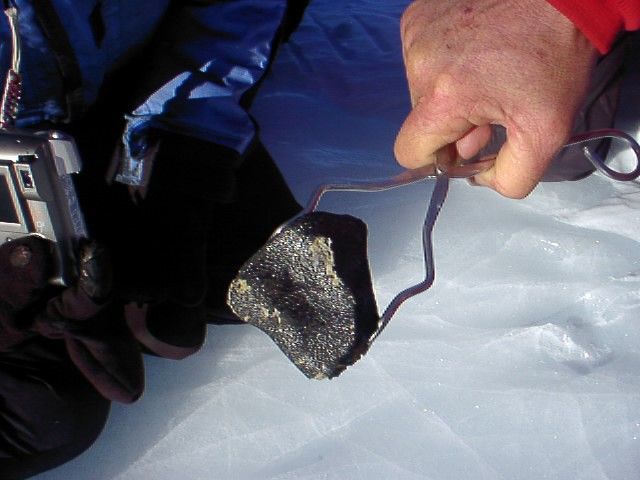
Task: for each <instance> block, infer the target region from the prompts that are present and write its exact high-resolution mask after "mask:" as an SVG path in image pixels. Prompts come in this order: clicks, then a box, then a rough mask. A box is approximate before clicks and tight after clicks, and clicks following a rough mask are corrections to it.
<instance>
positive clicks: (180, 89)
mask: <svg viewBox="0 0 640 480" xmlns="http://www.w3.org/2000/svg"><path fill="white" fill-rule="evenodd" d="M175 4H176V5H174V6H173V10H170V11H169V14H168V15H167V19H166V21H165V22H164V23H163V24H162V25H161V27H160V29H159V32H158V36H157V37H156V38H157V39H156V42H155V45H154V51H153V52H152V53H151V55H152V61H151V62H150V64H151V65H152V67H151V68H150V69H149V71H148V72H146V73H145V77H146V78H145V79H143V80H142V81H143V88H142V91H143V92H144V95H143V97H142V100H141V101H140V102H139V105H138V106H137V108H135V109H134V110H133V112H131V114H130V115H128V116H127V126H126V129H125V132H124V134H123V148H122V151H121V155H120V159H119V163H120V166H119V170H118V174H117V176H116V179H117V180H118V181H120V182H122V183H127V184H131V185H142V184H144V179H145V176H146V174H147V173H145V172H146V170H148V165H146V164H148V163H149V156H150V155H152V145H151V143H152V141H151V136H150V132H152V131H158V130H160V131H161V130H168V131H171V132H174V133H179V134H184V135H188V136H193V137H197V138H200V139H203V140H207V141H210V142H214V143H218V144H221V145H224V146H226V147H230V148H232V149H234V150H236V151H238V152H239V153H242V152H243V151H244V149H245V148H246V147H247V146H248V145H249V143H250V142H251V140H252V138H253V136H254V133H255V132H254V124H253V121H252V119H251V117H250V116H249V114H248V113H247V111H246V110H245V109H244V108H243V106H242V102H241V99H242V97H243V95H244V94H245V93H246V92H247V91H248V90H249V89H250V88H251V87H253V86H254V85H255V84H256V83H257V82H258V81H259V80H260V78H261V77H262V76H263V75H264V73H265V71H266V69H267V67H268V64H269V61H270V58H271V55H272V49H273V48H274V40H275V38H276V36H277V34H278V30H279V28H280V25H281V23H282V22H283V19H284V16H285V12H286V7H287V0H215V1H199V2H196V1H191V2H188V1H183V2H175Z"/></svg>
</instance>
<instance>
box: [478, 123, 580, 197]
mask: <svg viewBox="0 0 640 480" xmlns="http://www.w3.org/2000/svg"><path fill="white" fill-rule="evenodd" d="M545 133H546V134H548V135H546V136H545V135H541V136H540V137H539V138H540V140H536V139H534V138H532V137H531V136H519V135H514V134H509V133H507V141H506V143H505V144H504V145H502V148H500V151H499V152H498V156H497V158H496V161H495V164H494V165H493V166H492V167H491V168H490V169H489V170H486V171H484V172H482V173H479V174H477V175H475V176H474V177H473V180H472V182H473V183H475V184H477V185H483V186H486V187H489V188H492V189H493V190H495V191H496V192H498V193H500V194H501V195H504V196H505V197H508V198H516V199H521V198H524V197H526V196H527V195H529V193H531V191H532V190H533V189H534V188H535V186H536V185H537V184H538V182H540V179H541V178H542V176H543V175H544V172H545V171H546V169H547V167H548V166H549V164H550V163H551V161H552V160H553V157H554V156H555V154H556V153H557V152H558V150H560V148H562V146H563V144H564V143H565V141H566V136H564V135H562V134H559V132H557V131H556V132H552V133H549V132H545ZM567 136H568V134H567Z"/></svg>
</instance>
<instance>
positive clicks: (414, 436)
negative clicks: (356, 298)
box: [38, 0, 640, 480]
mask: <svg viewBox="0 0 640 480" xmlns="http://www.w3.org/2000/svg"><path fill="white" fill-rule="evenodd" d="M406 3H407V2H406V1H392V0H387V1H384V2H372V1H366V0H350V1H344V2H335V1H333V0H315V1H314V2H312V3H311V7H310V10H309V12H308V14H307V16H306V17H305V20H304V22H303V24H302V26H301V28H300V31H299V32H298V34H297V35H296V36H294V38H293V41H292V43H290V44H288V45H286V46H285V47H284V48H283V49H282V54H281V56H280V58H279V60H278V62H277V64H276V65H275V67H274V69H273V71H272V74H271V76H270V78H269V80H268V81H267V82H266V83H265V85H264V88H263V90H262V92H261V94H260V96H259V97H258V99H257V102H256V105H255V109H254V113H255V115H256V118H257V119H258V121H259V123H260V124H261V129H262V136H263V139H264V141H265V143H266V144H267V146H268V148H269V149H270V151H271V152H272V153H273V155H274V157H275V158H276V160H277V161H278V162H279V164H280V166H281V167H282V169H283V171H284V173H285V176H286V178H287V179H288V180H289V181H290V183H291V185H292V187H293V189H294V191H295V194H296V195H297V196H298V198H299V199H300V200H301V201H303V202H304V201H306V198H307V195H308V194H309V193H310V191H311V189H312V188H313V187H315V185H316V184H317V183H318V182H321V181H324V180H327V179H337V178H344V177H352V178H372V177H381V176H386V175H388V174H392V173H394V172H397V171H398V170H399V167H397V166H396V165H395V163H394V161H393V157H392V152H391V148H392V145H393V138H394V135H395V132H396V130H397V128H398V127H399V125H400V122H401V120H402V117H403V115H404V114H405V113H406V111H407V110H408V98H407V95H406V89H405V87H404V77H403V72H402V67H401V64H400V58H401V56H400V50H399V40H398V34H397V22H398V18H399V16H400V13H401V11H402V9H403V7H404V6H405V5H406ZM636 65H637V63H636ZM635 78H636V80H637V77H635ZM635 85H640V82H637V81H636V82H635ZM634 92H635V93H634ZM627 94H628V95H629V93H627ZM630 95H631V97H629V98H631V99H635V100H634V102H635V103H633V104H634V105H636V107H635V112H636V113H635V115H636V117H634V118H631V120H632V121H637V112H638V111H639V110H640V109H638V107H637V106H638V105H639V103H638V102H637V100H638V90H637V89H636V90H632V91H631V93H630ZM623 113H624V112H623ZM629 121H630V120H629V118H628V117H625V118H621V120H620V122H619V123H620V124H624V125H625V126H628V125H629ZM625 122H626V123H625ZM637 124H638V123H637V122H636V123H635V125H636V126H637ZM628 131H629V132H630V133H637V132H638V131H639V130H638V129H637V128H636V127H633V128H631V129H628ZM431 188H432V186H431V185H430V184H429V183H424V184H420V185H415V186H412V187H409V188H407V189H403V191H395V192H389V193H384V194H383V193H377V194H344V195H350V196H351V197H349V198H350V199H351V200H348V201H345V198H346V197H339V196H336V197H332V198H327V200H326V203H325V206H326V208H333V209H334V210H335V211H339V210H341V209H342V210H345V211H349V213H351V214H353V215H361V218H363V219H364V220H365V221H366V222H367V223H368V224H369V229H370V249H371V250H370V251H371V257H372V267H373V277H374V282H375V288H376V292H377V295H378V300H379V304H380V305H381V306H382V305H385V304H386V303H387V302H388V301H389V300H390V299H391V297H392V296H393V294H395V293H396V292H397V291H398V290H399V288H400V287H401V286H406V285H408V284H410V283H413V282H415V281H416V280H417V279H419V278H420V277H421V275H422V274H423V272H422V258H421V251H420V247H419V240H418V236H417V235H418V232H419V227H420V222H421V221H422V216H423V215H424V213H425V211H426V205H427V202H428V199H429V195H430V191H431V190H430V189H431ZM336 195H337V194H336ZM639 226H640V185H639V184H638V183H633V184H625V185H621V184H615V183H613V182H612V181H610V180H608V179H606V178H604V177H602V176H601V175H599V174H596V175H592V176H590V177H588V178H587V179H584V180H582V181H579V182H572V183H568V182H565V183H555V184H544V185H541V186H540V187H539V188H537V189H536V190H535V191H534V193H533V194H532V195H531V196H530V197H528V198H527V199H525V200H523V201H520V202H516V201H510V200H506V199H503V198H501V197H499V196H498V195H497V194H495V193H492V192H490V191H488V190H485V189H481V188H478V187H471V186H469V185H467V184H466V183H465V182H464V181H460V180H458V181H452V184H451V188H450V192H449V196H448V199H447V201H446V202H445V205H444V208H443V210H442V212H441V214H440V218H439V219H438V222H437V224H436V228H435V231H434V252H435V261H436V281H435V284H434V285H433V287H432V288H431V289H430V290H429V291H428V292H426V293H425V294H423V295H421V296H420V297H418V298H415V299H413V300H411V301H409V302H408V303H407V304H405V305H404V306H403V307H402V308H401V309H400V311H399V312H398V314H397V316H396V317H395V318H394V319H393V321H392V322H391V324H390V325H389V326H388V328H387V330H385V332H384V333H383V335H382V336H381V337H380V338H378V340H377V341H376V342H375V344H374V345H373V347H372V348H371V350H370V351H369V353H368V354H367V355H366V356H365V357H364V358H363V359H361V360H360V361H359V362H358V363H356V365H354V366H353V367H351V368H350V369H348V370H347V371H346V372H345V373H343V375H342V376H341V377H339V378H337V379H334V380H332V381H327V382H314V381H310V380H307V379H306V378H305V377H304V376H303V375H302V374H300V372H298V370H297V369H296V368H295V367H294V366H293V365H292V364H290V363H289V361H288V360H287V359H286V357H285V356H284V355H283V354H282V353H281V352H280V350H279V349H278V348H277V347H276V346H275V345H274V344H273V343H272V342H271V340H269V338H268V337H267V336H266V335H264V334H263V333H261V332H260V331H258V330H257V329H255V328H252V327H250V326H218V327H216V326H211V327H210V328H209V332H208V333H209V336H208V340H207V344H206V345H205V347H204V348H203V350H202V351H201V352H199V353H198V354H197V355H194V356H193V357H191V358H189V359H187V360H184V361H181V362H171V361H167V360H160V359H156V358H148V359H147V372H148V386H147V391H146V393H145V395H144V397H143V398H142V399H141V400H140V401H139V402H138V403H136V404H134V405H132V406H126V407H123V406H119V405H115V406H114V407H113V411H112V414H111V418H110V419H109V422H108V424H107V426H106V429H105V431H104V433H103V435H102V437H101V438H100V439H99V440H98V441H97V443H96V444H95V445H94V446H93V447H92V448H91V449H90V450H89V451H88V452H87V453H85V454H84V455H82V456H81V457H79V458H78V459H77V460H75V461H73V462H71V463H69V464H68V465H65V466H63V467H61V468H59V469H57V470H54V471H52V472H50V473H47V474H43V475H41V476H39V477H38V478H39V479H40V480H45V479H46V480H53V479H65V480H66V479H70V478H71V479H91V480H102V479H118V480H138V479H143V478H144V479H146V478H153V479H156V480H164V479H166V480H169V479H171V480H175V479H190V480H191V479H274V480H275V479H278V480H284V479H292V480H293V479H295V480H301V479H362V480H365V479H367V480H369V479H425V478H426V479H437V480H463V479H473V480H481V479H488V480H499V479H500V480H502V479H519V480H529V479H530V480H539V479H543V478H544V479H558V480H560V479H562V480H566V479H572V480H579V479H584V480H587V479H588V480H605V479H607V480H613V479H620V480H629V479H633V478H638V477H639V476H640V322H639V321H638V319H639V316H640V288H639V287H640V245H639V242H640V228H639Z"/></svg>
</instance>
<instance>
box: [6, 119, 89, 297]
mask: <svg viewBox="0 0 640 480" xmlns="http://www.w3.org/2000/svg"><path fill="white" fill-rule="evenodd" d="M80 169H81V161H80V156H79V154H78V149H77V147H76V145H75V142H74V140H73V138H72V137H70V136H69V135H67V134H64V133H61V132H58V131H45V132H29V131H23V130H17V129H16V130H14V129H11V130H0V244H3V243H5V242H8V241H11V240H14V239H17V238H20V237H24V236H27V235H38V236H41V237H44V238H46V239H48V240H50V241H51V245H52V250H53V251H52V255H53V258H54V271H53V272H52V275H51V278H50V283H52V284H56V285H69V284H70V283H71V282H72V281H73V280H74V279H75V278H76V276H77V258H76V251H77V245H78V242H79V241H80V240H81V239H82V238H86V237H87V232H86V226H85V223H84V218H83V216H82V211H81V210H80V205H79V203H78V199H77V196H76V192H75V187H74V185H73V181H72V179H71V174H73V173H77V172H79V171H80Z"/></svg>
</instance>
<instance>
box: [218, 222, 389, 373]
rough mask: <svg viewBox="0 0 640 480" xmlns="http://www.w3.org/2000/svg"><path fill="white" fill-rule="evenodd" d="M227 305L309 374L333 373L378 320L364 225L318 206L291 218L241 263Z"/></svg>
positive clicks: (357, 352)
mask: <svg viewBox="0 0 640 480" xmlns="http://www.w3.org/2000/svg"><path fill="white" fill-rule="evenodd" d="M228 304H229V306H230V307H231V309H232V310H233V311H234V312H235V314H236V315H238V316H239V317H240V318H241V319H243V320H244V321H245V322H247V323H250V324H252V325H255V326H256V327H258V328H260V329H261V330H262V331H264V332H265V333H266V334H267V335H269V336H270V337H271V338H272V339H273V341H274V342H275V343H276V344H277V345H278V346H279V347H280V349H281V350H282V351H283V352H284V354H285V355H286V356H287V357H288V358H289V359H290V360H291V361H292V362H293V363H294V364H295V365H296V366H297V367H298V368H299V369H300V370H301V371H302V372H303V373H304V374H305V375H306V376H307V377H309V378H316V379H322V378H331V377H335V376H337V375H339V374H340V373H341V372H342V371H343V370H344V369H345V368H346V367H347V366H349V365H351V364H353V363H354V362H355V361H356V360H358V359H359V358H360V356H362V354H364V353H365V352H366V350H367V348H368V340H369V338H370V336H371V335H372V334H373V332H374V331H375V330H376V329H377V326H378V322H379V315H378V308H377V305H376V300H375V294H374V292H373V286H372V283H371V274H370V273H369V263H368V260H367V227H366V225H365V224H364V222H362V221H361V220H359V219H357V218H354V217H351V216H349V215H336V214H332V213H324V212H313V213H310V214H307V215H303V216H301V217H300V218H298V219H296V220H294V221H293V222H292V223H291V224H289V225H287V226H285V227H284V228H282V230H281V231H280V232H279V233H278V234H276V235H274V236H273V237H272V238H271V239H270V240H269V241H268V242H267V243H266V244H265V245H264V246H263V247H262V248H261V249H260V250H259V251H258V252H257V253H256V254H255V255H253V257H251V258H250V259H249V260H248V261H247V262H246V263H245V264H244V265H243V267H242V268H241V269H240V271H239V273H238V275H237V276H236V278H235V279H234V280H233V282H232V283H231V286H230V288H229V294H228Z"/></svg>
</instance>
